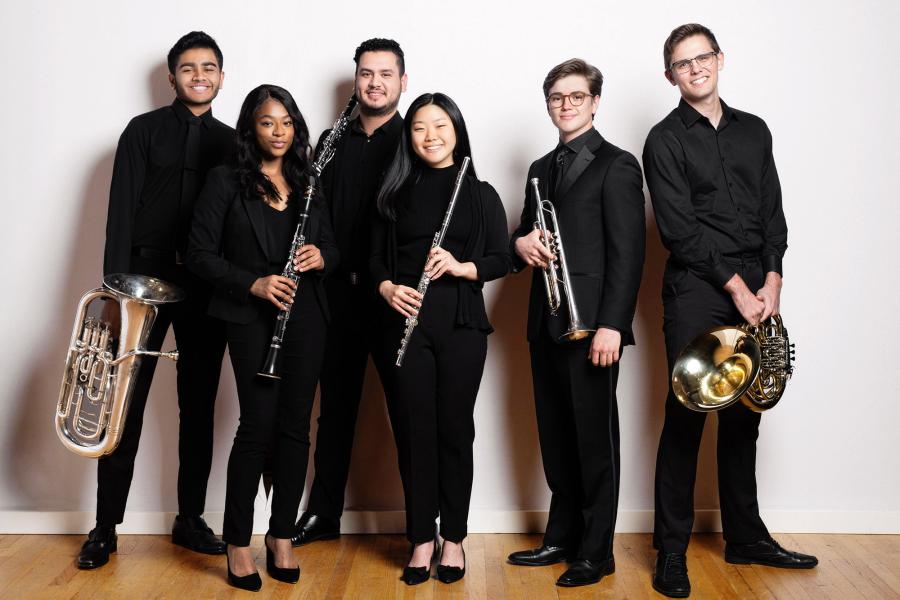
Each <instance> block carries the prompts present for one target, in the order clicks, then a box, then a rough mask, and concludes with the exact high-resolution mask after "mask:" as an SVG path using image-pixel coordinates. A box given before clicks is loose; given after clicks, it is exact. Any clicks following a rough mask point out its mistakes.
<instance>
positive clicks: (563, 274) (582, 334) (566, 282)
mask: <svg viewBox="0 0 900 600" xmlns="http://www.w3.org/2000/svg"><path fill="white" fill-rule="evenodd" d="M539 183H540V181H539V180H538V178H537V177H534V178H532V180H531V186H532V187H533V188H534V202H535V205H534V212H535V217H536V221H535V223H534V227H535V229H539V230H540V231H541V237H543V238H544V244H545V245H546V246H547V249H548V250H550V252H552V253H553V254H554V255H556V260H554V261H552V262H551V263H550V264H549V265H548V266H547V267H546V268H545V269H544V270H543V272H544V288H545V289H546V291H547V304H548V306H549V307H550V314H551V315H556V314H558V313H559V307H560V306H561V305H562V296H563V295H565V300H566V308H568V312H569V326H568V328H567V329H566V331H565V332H564V333H563V334H562V335H561V336H559V339H560V340H565V341H569V342H572V341H575V340H580V339H583V338H586V337H587V336H589V335H590V334H592V333H594V331H596V330H595V329H591V328H590V327H588V326H587V325H585V324H584V323H583V322H582V321H581V315H580V314H579V313H578V306H576V304H575V295H574V293H573V291H572V284H571V281H572V278H571V276H570V275H569V265H568V264H567V263H566V251H565V248H563V241H562V234H561V233H560V231H559V221H558V219H557V218H556V209H555V208H554V207H553V204H552V203H551V202H550V201H549V200H541V190H540V188H539V186H538V184H539ZM545 213H546V215H547V216H546V217H545V216H544V215H545ZM548 218H549V221H550V226H549V227H548V226H547V220H548Z"/></svg>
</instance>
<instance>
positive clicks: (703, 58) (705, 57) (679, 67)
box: [669, 52, 719, 75]
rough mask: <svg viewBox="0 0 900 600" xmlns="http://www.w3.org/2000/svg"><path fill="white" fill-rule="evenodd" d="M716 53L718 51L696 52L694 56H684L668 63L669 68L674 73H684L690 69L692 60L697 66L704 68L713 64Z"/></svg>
mask: <svg viewBox="0 0 900 600" xmlns="http://www.w3.org/2000/svg"><path fill="white" fill-rule="evenodd" d="M718 55H719V53H718V52H704V53H703V54H698V55H697V56H695V57H694V58H686V59H684V60H679V61H676V62H673V63H672V64H671V65H669V69H671V70H672V71H675V72H676V73H680V74H681V75H684V74H685V73H687V72H689V71H690V70H691V63H692V62H696V63H697V66H698V67H700V68H701V69H706V68H707V67H709V66H711V65H712V64H713V61H714V60H715V59H716V57H717V56H718Z"/></svg>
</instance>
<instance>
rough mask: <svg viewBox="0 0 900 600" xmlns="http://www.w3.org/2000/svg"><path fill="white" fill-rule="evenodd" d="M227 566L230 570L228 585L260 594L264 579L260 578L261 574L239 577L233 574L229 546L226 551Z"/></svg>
mask: <svg viewBox="0 0 900 600" xmlns="http://www.w3.org/2000/svg"><path fill="white" fill-rule="evenodd" d="M225 564H226V565H227V568H228V583H230V584H231V585H232V586H234V587H236V588H238V589H241V590H247V591H248V592H258V591H259V590H260V588H262V578H261V577H260V576H259V573H250V574H249V575H241V576H237V575H235V574H234V573H232V572H231V557H230V556H229V555H228V550H227V546H226V551H225Z"/></svg>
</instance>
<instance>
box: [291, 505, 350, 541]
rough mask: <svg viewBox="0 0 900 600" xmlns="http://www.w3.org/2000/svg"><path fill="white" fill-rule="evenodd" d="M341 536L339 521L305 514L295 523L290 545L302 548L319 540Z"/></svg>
mask: <svg viewBox="0 0 900 600" xmlns="http://www.w3.org/2000/svg"><path fill="white" fill-rule="evenodd" d="M340 535H341V520H340V519H333V518H330V517H320V516H318V515H314V514H312V513H308V512H305V513H303V516H301V517H300V520H299V521H297V533H296V534H294V537H292V538H291V544H292V545H294V546H302V545H303V544H310V543H312V542H317V541H319V540H333V539H335V538H337V537H340Z"/></svg>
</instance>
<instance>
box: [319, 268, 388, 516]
mask: <svg viewBox="0 0 900 600" xmlns="http://www.w3.org/2000/svg"><path fill="white" fill-rule="evenodd" d="M325 286H326V290H327V292H328V310H329V312H330V314H331V322H330V323H329V326H328V341H327V343H326V345H325V359H324V362H323V364H322V375H321V377H320V378H319V421H318V423H319V426H318V433H317V434H316V452H315V457H314V461H315V465H316V476H315V478H314V479H313V483H312V489H311V490H310V493H309V503H308V505H307V508H306V510H307V512H310V513H312V514H314V515H319V516H322V517H330V518H334V519H339V518H340V517H341V514H343V512H344V490H345V489H346V487H347V476H348V474H349V472H350V455H351V452H352V450H353V434H354V431H355V430H356V417H357V414H358V413H359V401H360V396H361V395H362V389H363V381H364V379H365V375H366V363H367V359H368V357H369V352H370V351H371V349H372V344H373V342H374V340H373V335H374V334H373V331H374V329H375V326H374V316H373V314H374V312H375V303H376V302H377V301H378V298H376V296H375V294H374V293H373V292H372V287H371V286H370V285H365V284H362V285H360V284H356V285H354V284H352V283H351V281H350V279H349V275H344V276H342V275H341V274H336V275H334V276H332V278H330V279H329V280H328V281H327V282H326V284H325ZM376 362H378V361H376Z"/></svg>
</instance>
